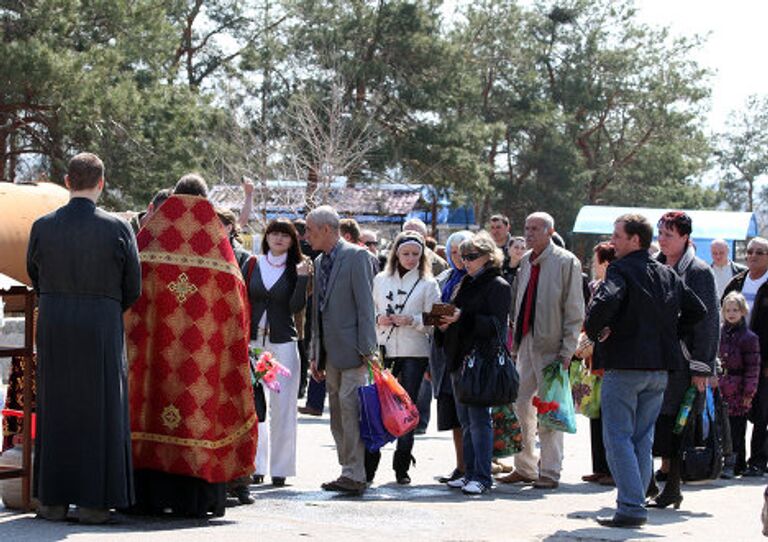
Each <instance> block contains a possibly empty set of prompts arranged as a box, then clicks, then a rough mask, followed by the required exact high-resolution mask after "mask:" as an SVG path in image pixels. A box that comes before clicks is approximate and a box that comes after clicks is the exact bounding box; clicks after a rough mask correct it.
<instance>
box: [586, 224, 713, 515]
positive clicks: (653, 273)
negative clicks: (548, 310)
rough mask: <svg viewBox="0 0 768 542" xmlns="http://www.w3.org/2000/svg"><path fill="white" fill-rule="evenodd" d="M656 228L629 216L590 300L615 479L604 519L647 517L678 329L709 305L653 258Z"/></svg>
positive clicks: (618, 228) (676, 359)
mask: <svg viewBox="0 0 768 542" xmlns="http://www.w3.org/2000/svg"><path fill="white" fill-rule="evenodd" d="M652 236H653V228H652V226H651V224H650V223H649V222H648V220H647V219H646V218H645V217H643V216H642V215H633V214H628V215H622V216H620V217H619V218H618V219H616V222H615V223H614V232H613V235H612V237H611V243H612V244H613V245H614V247H615V250H616V257H617V260H616V261H615V262H613V263H612V264H611V265H610V266H609V267H608V271H607V273H606V276H605V280H604V281H603V283H602V284H601V285H600V287H599V289H598V290H597V292H595V295H594V296H593V298H592V302H591V303H590V306H589V309H588V312H587V319H586V321H585V326H584V327H585V329H586V332H587V335H588V336H589V338H590V339H591V340H593V341H595V343H596V344H595V356H594V363H595V367H594V368H596V369H598V368H604V369H605V376H604V378H603V384H602V391H601V401H602V405H601V411H602V415H603V436H604V440H605V448H606V455H607V458H608V464H609V466H610V469H611V474H612V475H613V478H614V480H615V482H616V488H617V490H618V496H617V499H616V504H617V509H616V513H615V515H614V516H613V517H612V518H598V522H600V523H601V524H602V525H607V526H612V527H638V526H640V525H642V524H644V523H645V522H646V521H647V514H648V512H647V511H646V509H645V507H644V502H645V490H646V488H647V487H648V484H649V483H650V480H651V475H652V472H653V461H652V458H651V445H652V443H653V428H654V424H655V422H656V418H657V417H658V414H659V410H660V409H661V403H662V400H663V395H664V389H665V387H666V384H667V373H668V371H670V370H674V369H677V368H682V367H683V363H684V360H683V355H682V352H681V350H680V344H679V340H678V336H679V334H680V330H681V329H687V328H689V327H690V326H692V325H693V324H695V323H696V322H698V321H699V320H700V319H701V318H702V317H703V316H704V315H705V314H706V308H705V307H704V305H703V303H702V302H701V300H699V298H698V297H697V296H696V295H695V294H694V293H693V292H692V291H691V290H690V289H688V288H687V287H686V286H685V284H684V283H683V281H682V280H681V279H680V277H678V276H677V274H676V273H675V272H674V271H673V270H672V269H671V268H668V267H666V266H664V265H663V264H660V263H659V262H657V261H655V260H653V259H652V258H651V257H650V256H649V254H648V247H649V246H650V243H651V238H652Z"/></svg>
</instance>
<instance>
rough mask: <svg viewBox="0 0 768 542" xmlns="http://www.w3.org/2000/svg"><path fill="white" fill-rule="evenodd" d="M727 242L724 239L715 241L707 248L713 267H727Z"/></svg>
mask: <svg viewBox="0 0 768 542" xmlns="http://www.w3.org/2000/svg"><path fill="white" fill-rule="evenodd" d="M729 248H730V247H729V246H728V242H727V241H726V240H725V239H715V240H714V241H712V243H711V244H710V246H709V251H710V253H711V254H712V263H713V264H714V265H715V267H725V266H726V265H728V252H729Z"/></svg>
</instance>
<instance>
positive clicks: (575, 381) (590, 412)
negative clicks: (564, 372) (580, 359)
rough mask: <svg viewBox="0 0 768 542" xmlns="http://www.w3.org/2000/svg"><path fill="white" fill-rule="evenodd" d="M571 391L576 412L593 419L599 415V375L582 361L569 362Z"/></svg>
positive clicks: (600, 381)
mask: <svg viewBox="0 0 768 542" xmlns="http://www.w3.org/2000/svg"><path fill="white" fill-rule="evenodd" d="M569 372H570V374H571V391H572V393H573V405H574V407H575V409H576V412H577V413H578V414H583V415H584V416H586V417H587V418H590V419H594V418H599V417H600V388H601V386H602V383H603V378H602V377H601V376H598V375H595V374H592V373H591V372H590V370H589V369H588V368H587V367H585V366H584V365H583V364H582V363H576V362H573V363H571V368H570V371H569Z"/></svg>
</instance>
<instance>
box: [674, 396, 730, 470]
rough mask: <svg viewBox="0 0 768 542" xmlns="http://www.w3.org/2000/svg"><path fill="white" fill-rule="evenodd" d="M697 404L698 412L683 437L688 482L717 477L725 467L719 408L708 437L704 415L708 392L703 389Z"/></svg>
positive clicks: (693, 416) (682, 448) (683, 457)
mask: <svg viewBox="0 0 768 542" xmlns="http://www.w3.org/2000/svg"><path fill="white" fill-rule="evenodd" d="M694 405H695V408H694V409H693V410H694V412H691V415H690V417H689V418H688V423H687V424H686V427H685V430H684V431H683V435H682V439H681V446H680V456H681V460H682V467H681V478H682V480H683V481H685V482H698V481H703V480H716V479H717V478H719V477H720V473H721V472H722V470H723V441H722V434H721V425H720V424H719V423H718V420H717V409H715V419H712V420H710V424H709V434H708V435H707V436H706V437H705V436H704V435H703V424H702V419H701V417H702V412H703V411H704V409H706V401H705V394H703V393H699V394H698V395H697V397H696V401H695V402H694ZM704 415H707V414H704Z"/></svg>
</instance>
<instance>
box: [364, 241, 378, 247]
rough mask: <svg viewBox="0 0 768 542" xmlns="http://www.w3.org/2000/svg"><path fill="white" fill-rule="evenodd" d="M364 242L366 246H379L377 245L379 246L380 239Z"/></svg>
mask: <svg viewBox="0 0 768 542" xmlns="http://www.w3.org/2000/svg"><path fill="white" fill-rule="evenodd" d="M363 244H364V245H365V246H367V247H377V246H379V242H378V241H366V242H365V243H363Z"/></svg>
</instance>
